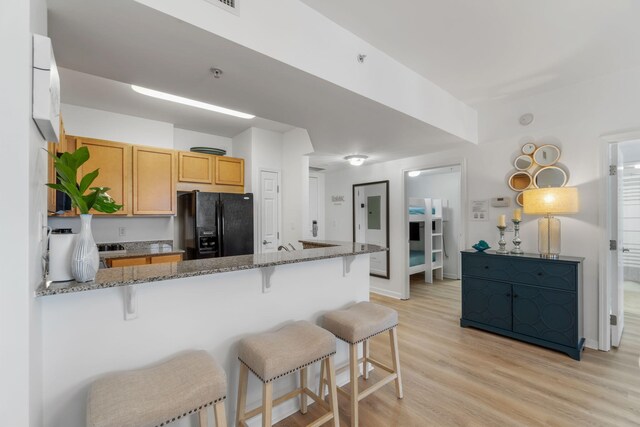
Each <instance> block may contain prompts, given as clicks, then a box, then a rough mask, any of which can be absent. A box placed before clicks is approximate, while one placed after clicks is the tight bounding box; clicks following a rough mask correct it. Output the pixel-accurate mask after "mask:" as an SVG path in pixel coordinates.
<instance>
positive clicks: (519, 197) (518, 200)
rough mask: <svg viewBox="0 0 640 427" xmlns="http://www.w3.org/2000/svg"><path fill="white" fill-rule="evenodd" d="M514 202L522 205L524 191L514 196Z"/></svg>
mask: <svg viewBox="0 0 640 427" xmlns="http://www.w3.org/2000/svg"><path fill="white" fill-rule="evenodd" d="M516 203H517V204H518V205H520V206H524V193H518V195H517V196H516Z"/></svg>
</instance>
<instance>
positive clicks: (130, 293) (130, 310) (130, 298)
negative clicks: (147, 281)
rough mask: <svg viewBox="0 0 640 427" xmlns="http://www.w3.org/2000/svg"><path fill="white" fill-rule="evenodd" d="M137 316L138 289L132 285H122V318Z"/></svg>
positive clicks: (135, 317) (131, 318) (134, 317)
mask: <svg viewBox="0 0 640 427" xmlns="http://www.w3.org/2000/svg"><path fill="white" fill-rule="evenodd" d="M137 318H138V291H137V289H136V287H135V286H134V285H127V286H125V287H124V320H133V319H137Z"/></svg>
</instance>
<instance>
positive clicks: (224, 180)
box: [215, 156, 244, 186]
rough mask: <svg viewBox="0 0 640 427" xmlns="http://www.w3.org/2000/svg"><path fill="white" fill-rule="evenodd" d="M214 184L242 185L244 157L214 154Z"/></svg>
mask: <svg viewBox="0 0 640 427" xmlns="http://www.w3.org/2000/svg"><path fill="white" fill-rule="evenodd" d="M215 159H216V166H215V170H216V181H215V182H216V184H218V185H237V186H244V159H238V158H235V157H226V156H216V158H215Z"/></svg>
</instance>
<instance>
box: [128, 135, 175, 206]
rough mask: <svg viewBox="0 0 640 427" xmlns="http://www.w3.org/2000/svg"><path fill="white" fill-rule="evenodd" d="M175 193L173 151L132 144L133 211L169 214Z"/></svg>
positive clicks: (173, 203) (173, 204)
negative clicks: (133, 145)
mask: <svg viewBox="0 0 640 427" xmlns="http://www.w3.org/2000/svg"><path fill="white" fill-rule="evenodd" d="M176 196H177V195H176V156H175V151H173V150H166V149H162V148H153V147H142V146H136V147H133V213H134V214H135V215H173V214H175V213H176Z"/></svg>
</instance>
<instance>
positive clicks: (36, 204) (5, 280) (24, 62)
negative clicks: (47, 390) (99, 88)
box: [0, 0, 47, 426]
mask: <svg viewBox="0 0 640 427" xmlns="http://www.w3.org/2000/svg"><path fill="white" fill-rule="evenodd" d="M46 19H47V13H46V4H45V2H44V1H42V0H31V1H20V2H1V3H0V46H1V48H2V52H3V53H4V55H5V57H6V58H10V60H8V61H5V62H4V63H3V67H2V79H0V93H2V96H3V102H2V103H0V124H1V125H2V129H3V132H2V133H1V134H0V142H1V145H2V148H3V156H4V160H5V162H4V165H3V167H2V168H0V179H1V180H2V182H3V183H4V188H3V190H2V195H3V197H5V198H6V200H11V205H12V208H11V209H2V210H1V211H0V223H2V224H4V227H3V229H2V240H3V242H4V244H3V245H1V247H0V378H1V380H0V419H2V424H3V425H7V426H38V425H41V424H42V418H41V406H42V323H41V319H42V316H41V309H40V303H39V301H36V300H35V299H34V298H33V291H34V290H35V288H36V287H37V286H38V285H39V284H40V283H41V281H42V264H41V255H42V250H43V239H42V237H43V229H42V225H43V218H44V215H46V190H45V187H44V183H45V180H46V170H47V169H46V164H47V157H46V152H45V151H43V148H46V144H45V141H44V140H43V138H42V137H41V136H40V134H39V132H38V130H37V128H36V127H35V124H34V122H33V121H32V120H31V99H32V93H31V81H32V70H31V64H32V36H31V33H32V32H35V33H38V34H44V35H46V34H47V20H46Z"/></svg>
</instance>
